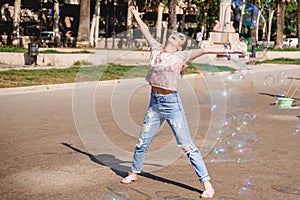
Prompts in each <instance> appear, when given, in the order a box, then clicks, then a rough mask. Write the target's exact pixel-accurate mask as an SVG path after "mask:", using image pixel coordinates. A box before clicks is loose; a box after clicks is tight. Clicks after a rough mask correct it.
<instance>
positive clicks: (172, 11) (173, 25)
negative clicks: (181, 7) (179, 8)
mask: <svg viewBox="0 0 300 200" xmlns="http://www.w3.org/2000/svg"><path fill="white" fill-rule="evenodd" d="M168 21H169V29H170V30H172V31H176V30H177V16H176V0H170V2H169V20H168Z"/></svg>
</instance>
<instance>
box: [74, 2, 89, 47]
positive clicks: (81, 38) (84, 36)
mask: <svg viewBox="0 0 300 200" xmlns="http://www.w3.org/2000/svg"><path fill="white" fill-rule="evenodd" d="M89 36H90V0H81V3H80V16H79V26H78V35H77V41H76V46H77V47H87V46H90V44H89V41H90V40H89Z"/></svg>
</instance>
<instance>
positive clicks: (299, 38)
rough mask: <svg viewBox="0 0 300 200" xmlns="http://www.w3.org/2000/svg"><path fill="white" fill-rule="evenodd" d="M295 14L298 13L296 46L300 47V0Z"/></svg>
mask: <svg viewBox="0 0 300 200" xmlns="http://www.w3.org/2000/svg"><path fill="white" fill-rule="evenodd" d="M297 15H298V48H300V2H299V1H298V8H297Z"/></svg>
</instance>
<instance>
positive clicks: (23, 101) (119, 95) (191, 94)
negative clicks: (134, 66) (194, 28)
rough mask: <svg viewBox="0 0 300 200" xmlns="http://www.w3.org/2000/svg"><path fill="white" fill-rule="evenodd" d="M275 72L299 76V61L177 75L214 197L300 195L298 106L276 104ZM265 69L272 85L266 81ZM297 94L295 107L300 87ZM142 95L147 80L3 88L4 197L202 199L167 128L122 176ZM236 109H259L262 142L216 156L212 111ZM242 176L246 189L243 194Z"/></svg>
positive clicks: (0, 192)
mask: <svg viewBox="0 0 300 200" xmlns="http://www.w3.org/2000/svg"><path fill="white" fill-rule="evenodd" d="M244 72H245V71H244ZM281 72H285V73H288V74H291V75H294V76H295V75H297V76H299V67H298V66H276V65H272V66H271V65H266V66H256V67H253V69H252V70H250V71H248V73H246V75H245V76H244V78H243V79H240V78H239V77H240V75H239V74H234V75H232V76H229V75H228V74H214V75H212V74H208V75H205V74H203V75H202V76H201V75H196V76H186V78H185V79H184V80H183V81H182V82H181V85H180V93H181V94H182V99H183V102H184V106H185V110H186V113H187V117H188V120H189V125H190V129H191V132H192V134H193V136H194V138H195V143H196V144H197V145H198V146H199V147H201V151H202V153H203V156H204V157H205V161H206V163H207V167H208V170H209V172H210V175H211V177H212V179H213V181H212V182H213V184H214V185H215V188H216V196H215V198H214V199H284V200H286V199H288V200H292V199H293V200H294V199H295V200H296V199H299V198H300V169H299V167H298V166H299V164H300V163H299V159H298V158H299V148H300V136H299V135H294V134H293V131H294V129H295V124H296V123H297V122H299V119H298V118H297V116H298V117H299V115H300V113H299V109H280V108H278V107H277V106H276V105H274V103H275V101H276V97H274V95H276V94H277V93H278V92H281V91H286V90H287V88H288V85H287V84H286V83H282V85H278V83H279V82H278V77H279V74H280V73H281ZM268 75H272V76H273V77H274V78H275V79H276V78H277V83H274V84H271V85H270V86H266V85H264V81H265V78H266V77H267V76H268ZM295 84H296V83H295ZM74 88H75V89H74ZM224 91H225V92H226V93H225V94H226V95H224ZM294 97H295V98H296V99H298V101H296V102H295V105H298V106H299V99H300V92H299V91H298V92H297V93H296V95H295V96H294ZM148 98H149V87H148V86H147V84H146V83H145V81H144V80H143V79H132V80H121V81H109V82H102V83H91V84H86V85H82V84H80V85H77V84H73V85H72V84H65V85H59V86H40V87H31V88H27V89H25V90H24V88H22V89H20V88H18V89H10V90H1V91H0V102H1V103H0V110H1V114H0V126H1V131H0V142H1V145H0V152H1V163H0V169H1V171H0V172H1V173H0V187H1V190H0V197H1V199H12V200H16V199H30V200H35V199H72V200H73V199H85V200H86V199H112V198H108V197H109V195H117V194H119V198H120V197H123V198H124V199H126V198H127V199H128V198H129V199H134V200H142V199H153V200H159V199H198V198H199V193H200V192H201V190H202V189H203V188H202V185H200V184H199V183H198V181H197V178H196V176H195V174H194V172H193V171H192V170H191V169H192V168H191V166H190V165H189V163H188V161H187V159H186V158H185V157H184V156H181V154H180V152H179V151H177V150H176V149H177V148H176V146H175V145H173V146H172V145H171V146H170V149H172V150H173V149H174V152H170V153H172V154H173V153H175V154H174V155H175V156H174V155H171V156H168V155H169V154H165V153H164V152H165V151H161V149H162V148H165V147H166V146H167V145H169V143H172V139H173V138H172V136H171V132H170V129H169V128H168V126H164V127H163V128H162V129H161V131H160V132H159V134H158V135H157V137H156V138H155V140H154V141H153V144H152V146H151V148H150V150H149V155H150V156H149V158H148V160H146V161H145V163H146V164H145V168H144V169H145V171H146V172H145V173H143V174H142V176H141V177H140V179H139V180H138V181H137V182H136V183H133V184H132V185H128V186H124V185H121V184H120V183H119V181H120V180H121V178H122V176H124V175H125V172H124V171H127V170H128V168H129V166H130V161H131V157H130V156H131V155H132V154H131V153H132V150H133V148H134V145H135V143H136V138H135V137H136V136H137V134H138V130H139V128H140V124H141V123H142V119H143V117H144V113H145V110H146V107H147V103H148ZM84 106H87V107H84ZM238 111H243V112H248V113H251V114H255V115H256V118H255V120H254V124H255V126H254V130H253V131H251V133H253V134H254V135H255V136H256V138H257V139H258V142H259V143H258V146H254V147H253V149H252V150H254V151H255V152H256V153H257V156H256V157H255V158H253V159H249V160H250V161H249V162H245V163H237V162H235V161H232V160H230V161H228V160H227V161H224V160H222V161H221V160H216V159H215V160H213V159H212V158H211V156H210V155H211V154H209V150H210V147H211V145H212V144H214V142H215V140H214V139H215V137H214V136H215V132H214V130H215V129H216V125H218V123H219V118H218V116H224V114H225V113H232V114H234V113H236V112H238ZM127 117H128V118H127ZM95 120H96V121H95ZM82 122H84V123H82ZM89 123H90V124H89ZM96 125H98V126H96ZM126 125H128V126H126ZM85 127H87V129H84V128H85ZM99 130H100V132H99ZM99 138H103V139H105V140H102V139H99ZM107 141H111V142H112V144H113V145H110V144H109V143H107ZM157 152H158V154H157ZM155 153H156V154H155ZM153 155H155V156H157V155H158V157H155V156H153ZM252 155H253V154H252ZM248 156H249V155H248ZM240 158H242V160H243V159H247V155H241V156H240ZM248 158H251V153H250V157H248ZM244 161H245V160H244ZM247 179H248V180H250V182H251V184H250V186H248V190H247V191H245V192H242V193H239V191H240V189H241V188H242V184H241V183H242V182H243V181H244V183H245V182H247V181H245V180H247Z"/></svg>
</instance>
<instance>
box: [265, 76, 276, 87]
mask: <svg viewBox="0 0 300 200" xmlns="http://www.w3.org/2000/svg"><path fill="white" fill-rule="evenodd" d="M275 82H276V79H275V77H274V76H273V75H268V76H266V77H265V79H264V85H265V86H272V85H274V84H275Z"/></svg>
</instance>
